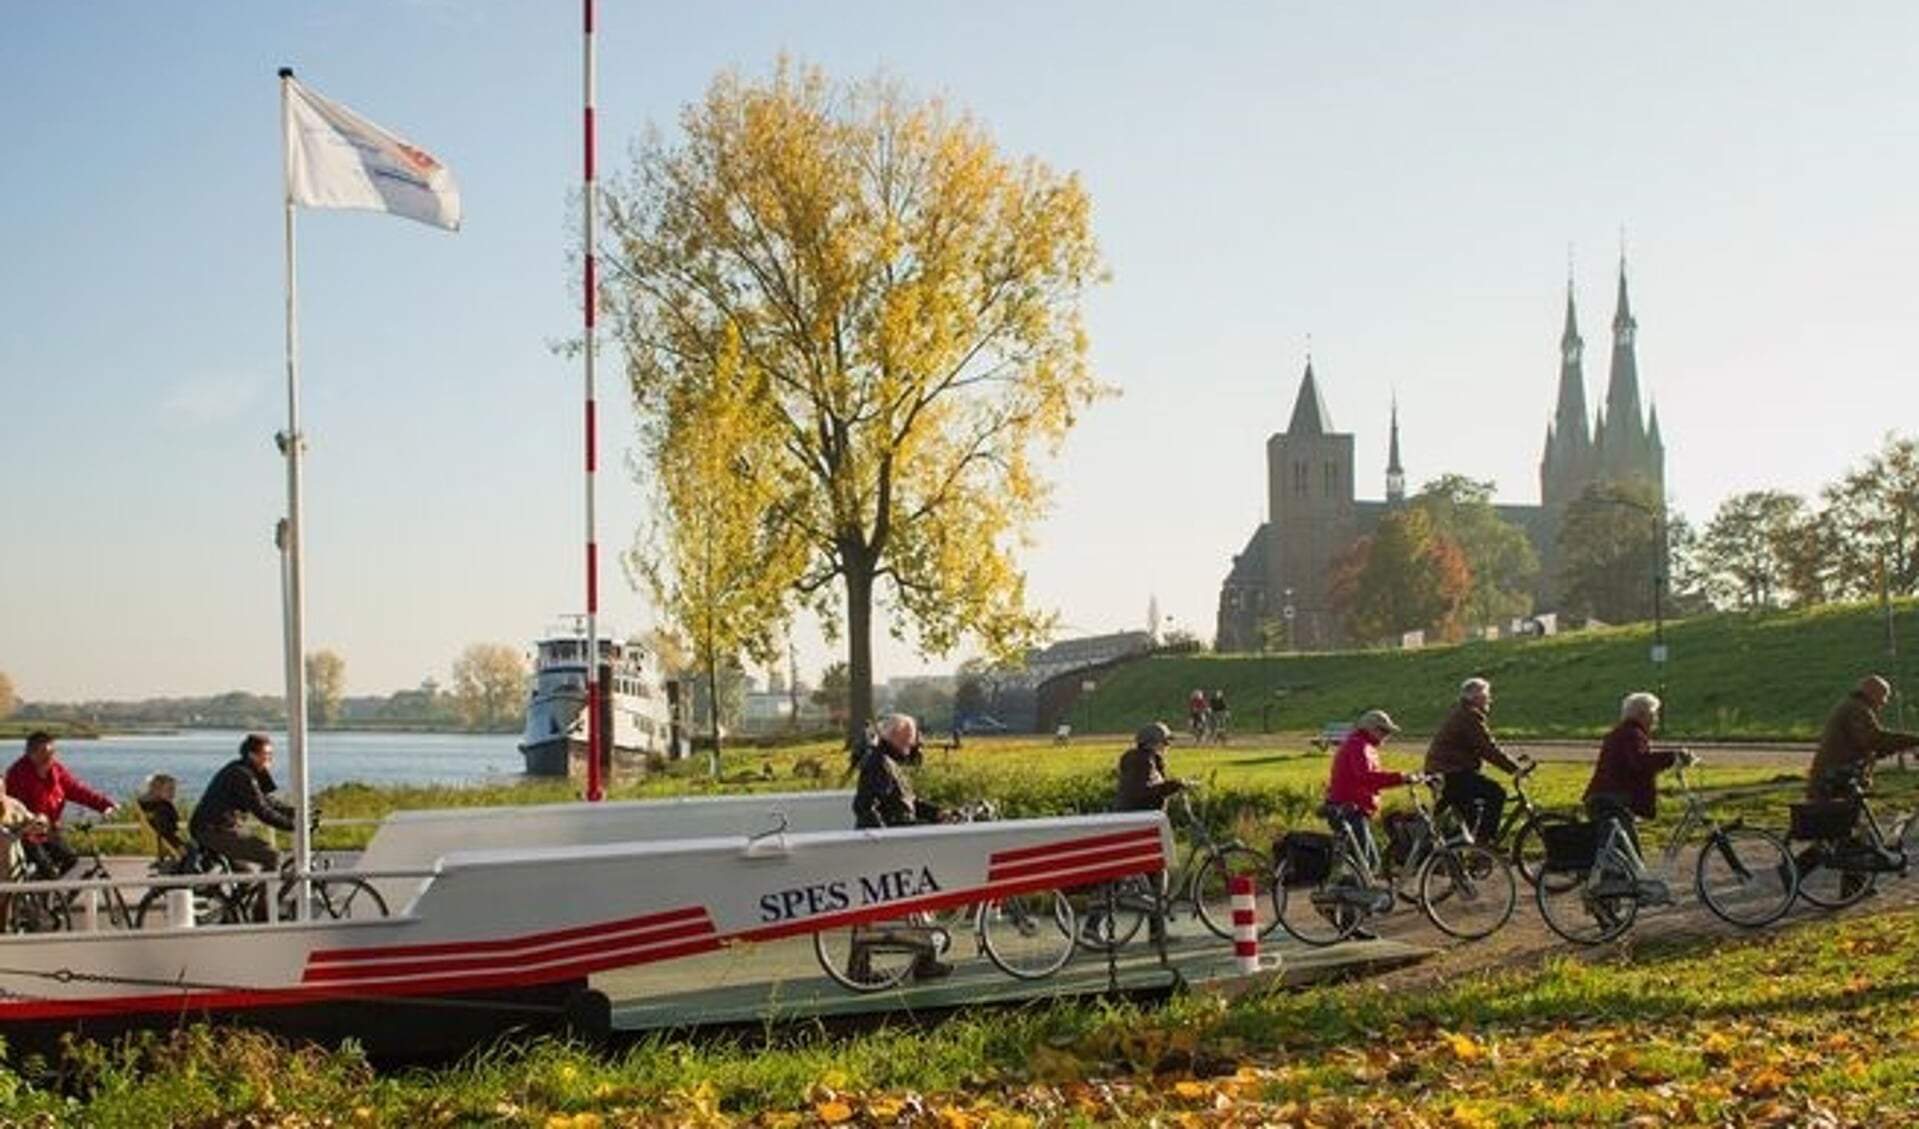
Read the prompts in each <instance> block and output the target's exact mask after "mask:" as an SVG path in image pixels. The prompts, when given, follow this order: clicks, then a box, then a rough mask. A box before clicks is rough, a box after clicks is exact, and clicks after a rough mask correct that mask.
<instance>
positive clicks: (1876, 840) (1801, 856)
mask: <svg viewBox="0 0 1919 1129" xmlns="http://www.w3.org/2000/svg"><path fill="white" fill-rule="evenodd" d="M1836 791H1838V792H1839V793H1840V796H1839V798H1837V799H1832V800H1811V801H1807V802H1804V803H1796V804H1793V805H1792V806H1791V808H1790V809H1789V811H1790V813H1791V822H1790V824H1789V825H1788V828H1787V831H1786V840H1787V842H1788V844H1791V843H1795V842H1804V843H1806V844H1807V846H1806V847H1805V848H1804V849H1802V850H1800V851H1798V852H1796V853H1795V854H1794V855H1793V865H1794V867H1795V868H1796V869H1797V870H1798V875H1799V896H1800V897H1803V898H1805V899H1806V901H1808V902H1810V903H1811V904H1813V905H1815V906H1818V907H1820V908H1821V909H1844V908H1845V907H1846V906H1849V905H1852V904H1853V903H1854V902H1857V901H1859V900H1860V899H1861V898H1864V897H1865V896H1866V895H1868V894H1870V893H1872V891H1873V890H1874V888H1876V887H1877V885H1878V883H1879V879H1880V877H1881V876H1882V875H1893V876H1902V875H1904V874H1905V873H1906V871H1907V870H1908V869H1909V867H1910V863H1911V860H1912V859H1913V857H1914V855H1915V854H1919V813H1911V812H1908V813H1906V814H1905V815H1901V816H1898V817H1896V818H1894V819H1893V820H1892V822H1891V824H1890V826H1889V827H1888V826H1885V825H1882V824H1881V823H1880V822H1879V816H1878V814H1877V813H1876V812H1874V811H1873V809H1872V803H1871V801H1870V799H1869V797H1868V794H1867V792H1866V789H1865V783H1864V781H1863V780H1862V778H1861V777H1860V775H1859V774H1858V773H1857V772H1848V773H1845V774H1843V775H1842V776H1841V777H1840V778H1839V780H1838V787H1837V789H1836Z"/></svg>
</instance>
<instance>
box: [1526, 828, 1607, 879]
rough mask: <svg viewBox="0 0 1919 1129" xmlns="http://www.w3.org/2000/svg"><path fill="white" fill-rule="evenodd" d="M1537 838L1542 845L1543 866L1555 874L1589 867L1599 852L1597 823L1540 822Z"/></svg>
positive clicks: (1590, 867) (1588, 868)
mask: <svg viewBox="0 0 1919 1129" xmlns="http://www.w3.org/2000/svg"><path fill="white" fill-rule="evenodd" d="M1539 837H1540V838H1541V839H1542V840H1544V842H1545V844H1546V869H1547V870H1550V871H1554V872H1556V873H1562V874H1563V873H1567V872H1569V871H1576V870H1590V869H1592V864H1593V859H1594V858H1596V857H1598V855H1599V825H1598V824H1597V823H1542V824H1540V825H1539Z"/></svg>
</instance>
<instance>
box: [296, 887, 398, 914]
mask: <svg viewBox="0 0 1919 1129" xmlns="http://www.w3.org/2000/svg"><path fill="white" fill-rule="evenodd" d="M386 915H387V909H386V899H385V898H383V897H381V896H380V892H379V891H378V890H375V889H374V888H373V886H372V884H371V883H369V882H368V881H367V880H366V879H364V878H316V879H314V880H313V916H314V917H315V918H320V917H330V918H333V919H335V920H341V921H344V920H348V919H351V918H370V917H385V916H386Z"/></svg>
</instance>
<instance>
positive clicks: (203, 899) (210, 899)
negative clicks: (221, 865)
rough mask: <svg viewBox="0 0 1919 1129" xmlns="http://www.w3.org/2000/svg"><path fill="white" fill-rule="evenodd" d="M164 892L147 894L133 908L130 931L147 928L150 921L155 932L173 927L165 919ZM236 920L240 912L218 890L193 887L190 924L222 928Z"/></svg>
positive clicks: (165, 894)
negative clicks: (155, 929) (157, 929)
mask: <svg viewBox="0 0 1919 1129" xmlns="http://www.w3.org/2000/svg"><path fill="white" fill-rule="evenodd" d="M169 892H170V891H168V890H165V889H154V890H148V891H147V893H146V896H145V897H143V898H141V899H140V902H139V904H138V905H136V906H134V907H133V927H134V928H135V929H145V928H147V923H148V922H149V921H151V922H152V923H153V925H154V927H155V928H166V927H169V926H171V925H173V919H172V918H170V917H168V916H167V894H168V893H169ZM238 920H240V911H239V909H238V908H237V907H235V906H234V904H233V899H232V898H230V897H228V896H227V893H226V891H224V890H222V889H220V888H219V887H218V886H195V887H193V924H195V925H222V924H227V923H230V922H235V921H238Z"/></svg>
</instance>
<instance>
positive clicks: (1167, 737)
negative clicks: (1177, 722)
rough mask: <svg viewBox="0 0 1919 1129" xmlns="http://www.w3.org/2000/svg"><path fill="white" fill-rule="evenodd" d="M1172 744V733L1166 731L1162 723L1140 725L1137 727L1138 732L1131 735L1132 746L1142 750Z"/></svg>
mask: <svg viewBox="0 0 1919 1129" xmlns="http://www.w3.org/2000/svg"><path fill="white" fill-rule="evenodd" d="M1172 743H1173V731H1172V730H1171V729H1168V728H1167V727H1166V723H1165V722H1163V721H1155V722H1153V723H1152V724H1151V725H1142V726H1140V727H1139V732H1138V733H1135V734H1133V744H1135V745H1138V746H1139V747H1140V748H1142V749H1147V748H1151V747H1152V746H1154V745H1170V744H1172Z"/></svg>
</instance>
